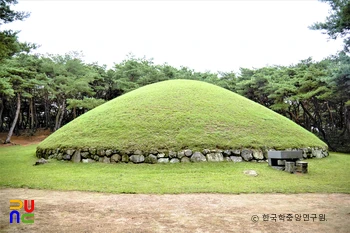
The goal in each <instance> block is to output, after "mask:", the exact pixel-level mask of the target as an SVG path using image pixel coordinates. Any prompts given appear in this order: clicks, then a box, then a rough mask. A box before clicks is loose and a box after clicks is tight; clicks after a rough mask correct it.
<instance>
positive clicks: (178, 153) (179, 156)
mask: <svg viewBox="0 0 350 233" xmlns="http://www.w3.org/2000/svg"><path fill="white" fill-rule="evenodd" d="M184 156H185V152H184V151H180V152H177V157H178V158H179V159H181V158H182V157H184Z"/></svg>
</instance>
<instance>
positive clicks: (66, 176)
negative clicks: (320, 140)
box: [0, 145, 350, 194]
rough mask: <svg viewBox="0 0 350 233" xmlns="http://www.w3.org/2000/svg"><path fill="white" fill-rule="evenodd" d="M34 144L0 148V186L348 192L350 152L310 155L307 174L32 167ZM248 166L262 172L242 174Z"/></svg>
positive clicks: (210, 166) (217, 166)
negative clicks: (318, 156) (256, 174)
mask: <svg viewBox="0 0 350 233" xmlns="http://www.w3.org/2000/svg"><path fill="white" fill-rule="evenodd" d="M35 148H36V146H35V145H33V146H25V147H22V146H14V147H1V148H0V157H1V159H0V168H1V169H0V177H1V179H0V187H12V188H23V187H26V188H35V189H51V190H79V191H95V192H109V193H145V194H146V193H147V194H150V193H156V194H164V193H169V194H176V193H231V194H232V193H236V194H239V193H314V192H318V193H350V186H349V185H348V184H349V180H348V178H349V177H350V170H349V167H350V159H349V156H350V155H349V154H338V153H331V154H330V156H329V157H327V158H323V159H309V160H307V162H308V167H309V173H308V174H303V175H293V174H289V173H286V172H282V171H277V170H275V169H272V168H271V167H269V166H268V165H267V164H266V163H251V162H242V163H233V162H221V163H207V162H203V163H188V164H185V163H178V164H103V163H93V164H84V163H79V164H77V163H71V162H62V161H57V160H52V161H50V162H49V163H47V164H45V165H40V166H32V164H34V163H35V161H36V160H37V159H36V158H35V156H34V153H35ZM247 169H253V170H255V171H257V172H258V173H259V176H257V177H250V176H246V175H244V174H243V171H244V170H247ZM28 174H30V176H29V175H28Z"/></svg>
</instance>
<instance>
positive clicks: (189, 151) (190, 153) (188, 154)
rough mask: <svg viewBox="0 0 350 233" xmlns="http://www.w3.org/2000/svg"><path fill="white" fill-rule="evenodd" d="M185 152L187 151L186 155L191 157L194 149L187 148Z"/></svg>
mask: <svg viewBox="0 0 350 233" xmlns="http://www.w3.org/2000/svg"><path fill="white" fill-rule="evenodd" d="M184 152H185V155H186V156H187V157H190V156H191V155H192V151H191V150H185V151H184ZM201 154H202V153H201Z"/></svg>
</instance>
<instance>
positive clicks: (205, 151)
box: [202, 149, 210, 155]
mask: <svg viewBox="0 0 350 233" xmlns="http://www.w3.org/2000/svg"><path fill="white" fill-rule="evenodd" d="M202 153H203V155H206V154H209V153H210V150H209V149H204V150H203V151H202Z"/></svg>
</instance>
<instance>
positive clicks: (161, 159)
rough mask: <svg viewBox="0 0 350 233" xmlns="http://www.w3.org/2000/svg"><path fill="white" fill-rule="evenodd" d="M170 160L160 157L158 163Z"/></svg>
mask: <svg viewBox="0 0 350 233" xmlns="http://www.w3.org/2000/svg"><path fill="white" fill-rule="evenodd" d="M168 162H169V158H160V159H158V163H168Z"/></svg>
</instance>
